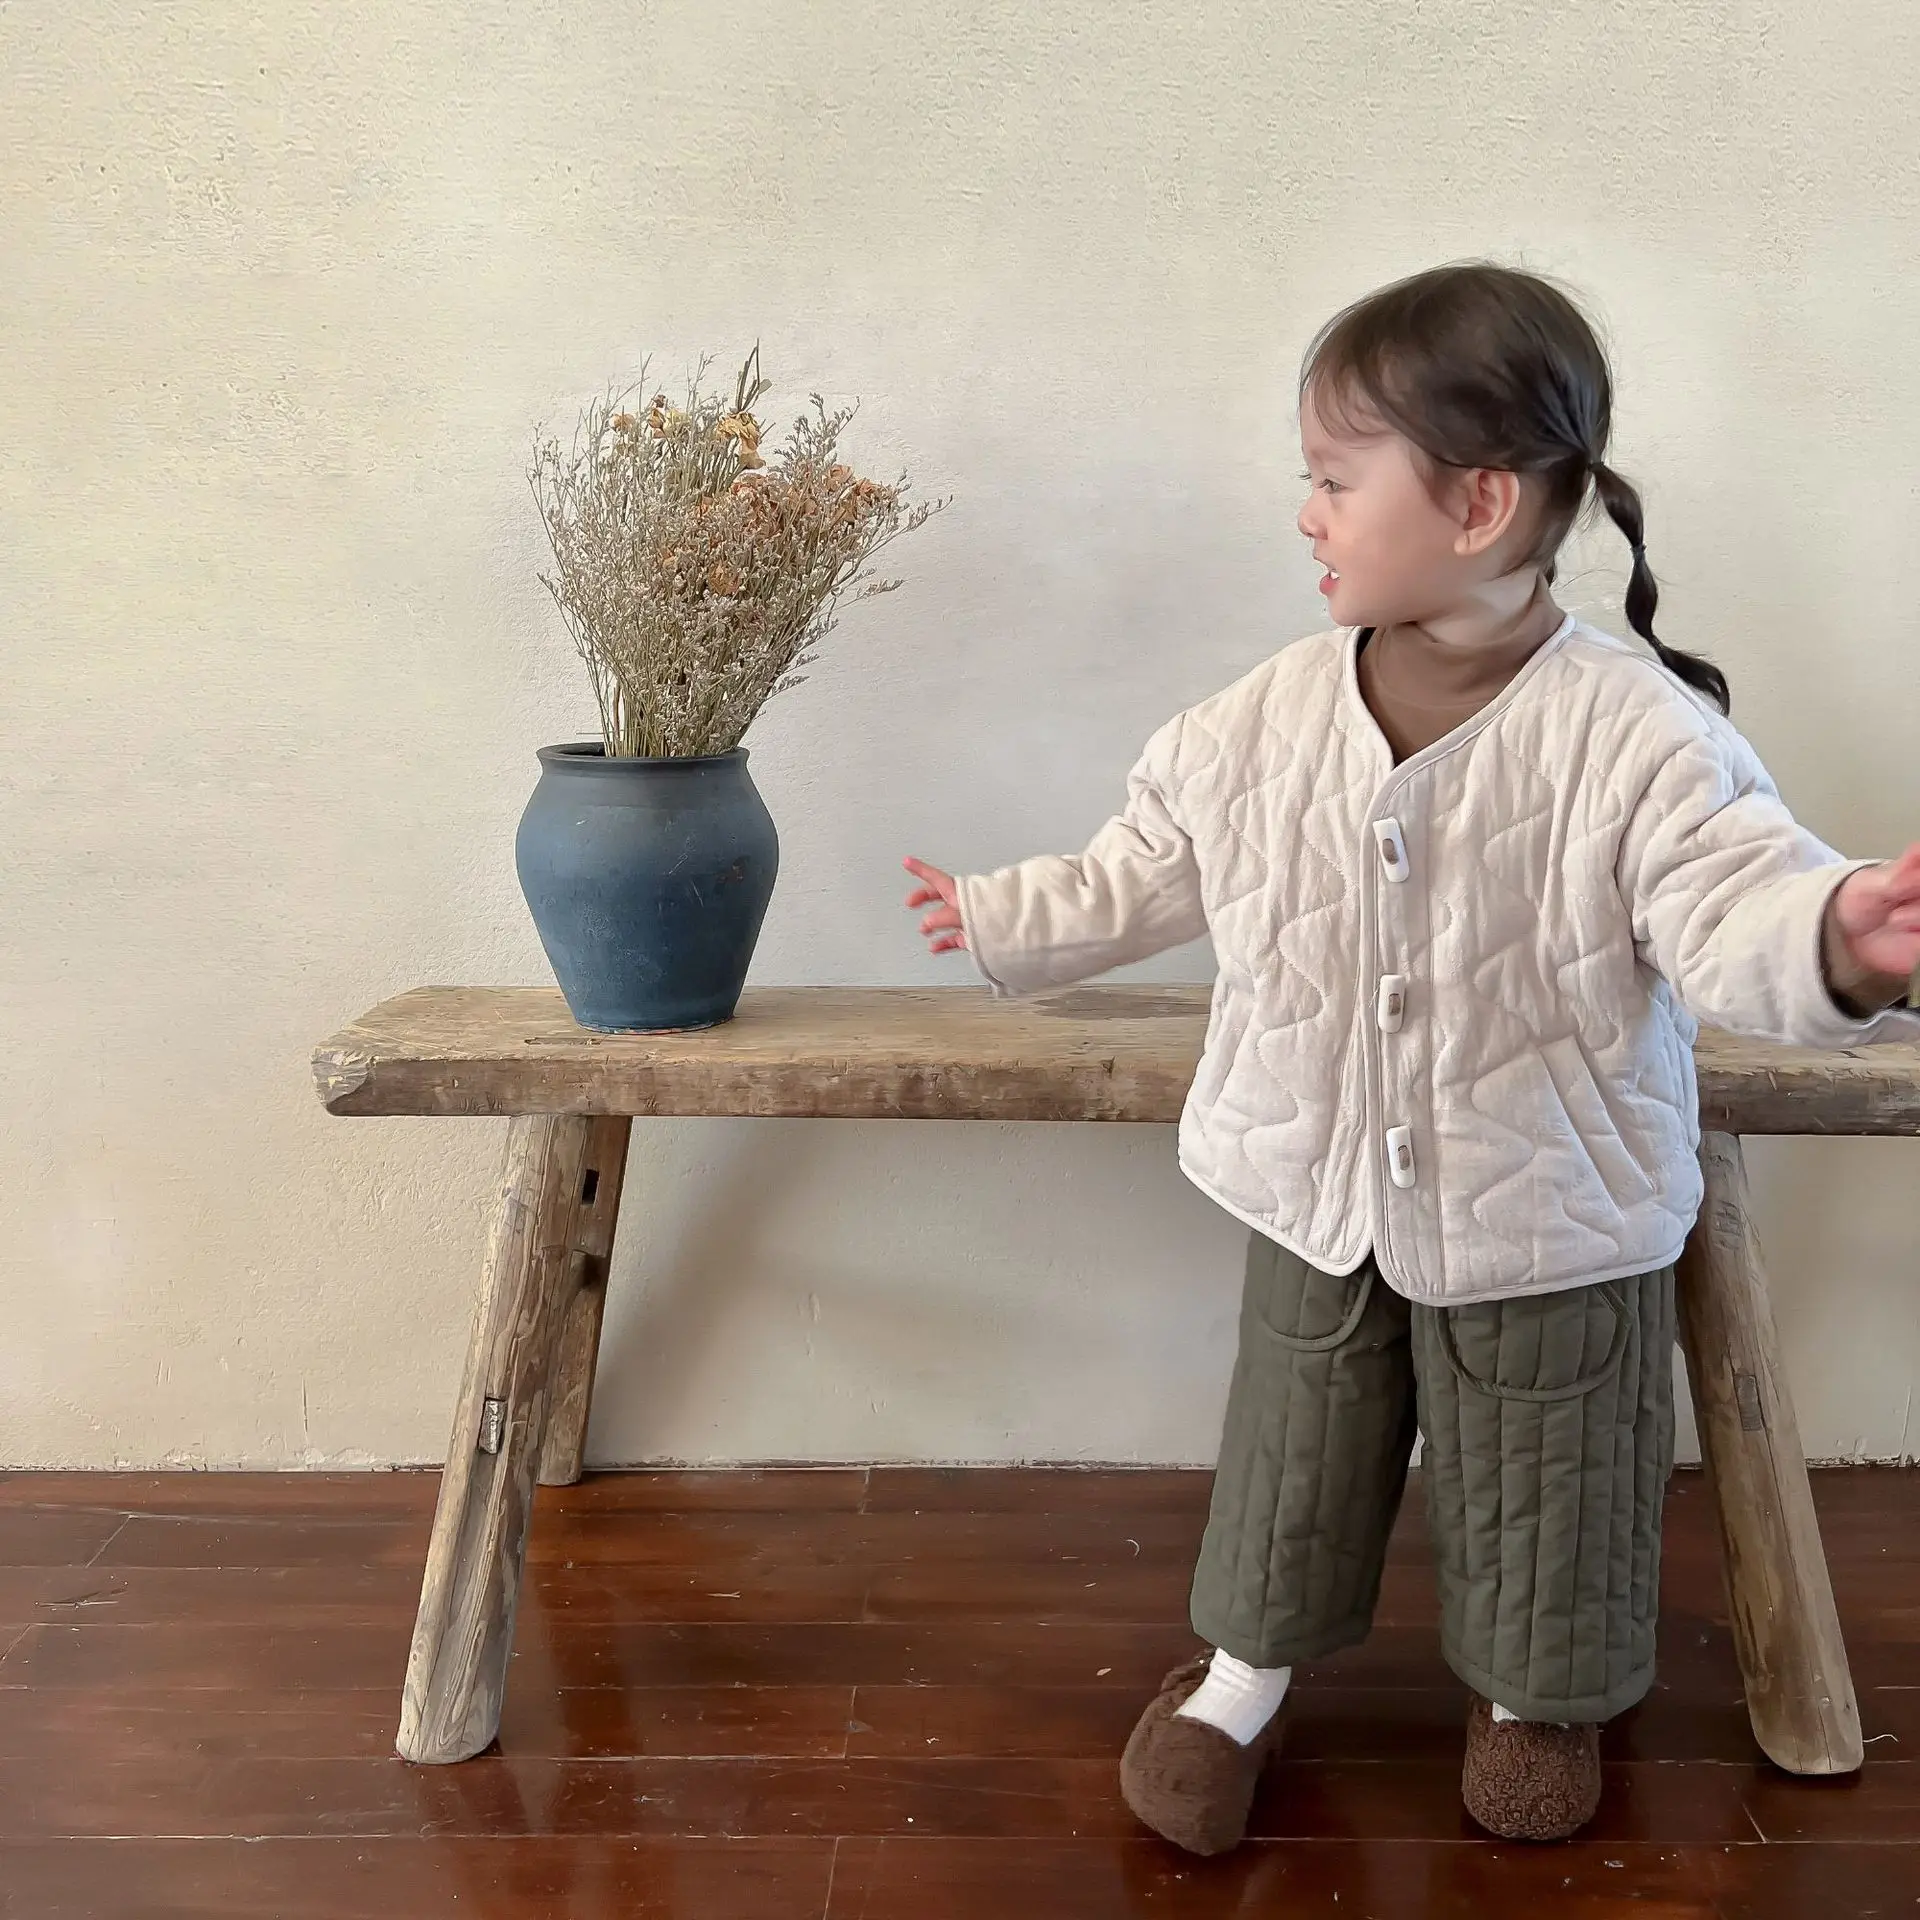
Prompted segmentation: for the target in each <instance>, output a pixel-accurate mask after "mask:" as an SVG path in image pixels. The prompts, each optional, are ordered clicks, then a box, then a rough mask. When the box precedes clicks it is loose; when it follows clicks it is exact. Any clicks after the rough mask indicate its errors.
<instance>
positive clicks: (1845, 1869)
mask: <svg viewBox="0 0 1920 1920" xmlns="http://www.w3.org/2000/svg"><path fill="white" fill-rule="evenodd" d="M1816 1490H1817V1492H1818V1495H1819V1498H1820V1505H1821V1512H1822V1518H1823V1522H1824V1525H1825V1527H1826V1531H1827V1539H1828V1543H1829V1549H1830V1554H1831V1558H1832V1562H1833V1566H1834V1574H1835V1580H1836V1585H1837V1587H1838V1590H1839V1594H1840V1602H1841V1611H1842V1614H1843V1616H1844V1618H1845V1622H1846V1626H1847V1629H1848V1633H1849V1637H1850V1640H1851V1644H1852V1650H1853V1657H1854V1670H1855V1674H1856V1678H1857V1680H1858V1683H1859V1686H1860V1690H1861V1704H1862V1710H1863V1715H1864V1718H1865V1720H1866V1722H1867V1733H1868V1735H1869V1736H1870V1738H1871V1740H1872V1744H1871V1746H1870V1747H1869V1749H1868V1753H1869V1760H1868V1766H1867V1769H1866V1771H1865V1772H1864V1773H1863V1774H1862V1775H1861V1776H1859V1777H1858V1778H1857V1779H1855V1780H1851V1781H1845V1782H1805V1781H1796V1780H1791V1779H1788V1778H1786V1777H1785V1776H1783V1775H1781V1774H1779V1773H1777V1772H1775V1771H1774V1770H1772V1769H1771V1768H1770V1767H1768V1766H1767V1765H1766V1764H1765V1763H1764V1762H1763V1761H1762V1760H1760V1758H1759V1756H1758V1754H1757V1752H1756V1750H1755V1749H1754V1748H1753V1746H1752V1744H1751V1740H1750V1737H1749V1735H1748V1732H1747V1727H1746V1719H1745V1714H1744V1711H1743V1709H1742V1706H1741V1701H1740V1689H1739V1681H1738V1676H1737V1673H1736V1671H1735V1667H1734V1662H1733V1655H1732V1650H1731V1647H1730V1644H1729V1641H1728V1637H1727V1631H1726V1627H1725V1623H1724V1617H1723V1609H1722V1604H1721V1598H1720V1584H1719V1568H1718V1563H1717V1559H1716V1553H1715V1549H1714V1545H1713V1540H1712V1532H1711V1525H1710V1519H1709V1514H1708V1510H1707V1504H1706V1500H1705V1496H1704V1492H1703V1489H1702V1487H1701V1484H1700V1482H1699V1480H1698V1479H1697V1477H1695V1476H1691V1475H1682V1476H1681V1477H1680V1478H1679V1479H1678V1480H1677V1481H1676V1483H1675V1488H1674V1493H1673V1497H1672V1500H1671V1503H1670V1506H1669V1522H1668V1575H1667V1582H1666V1615H1665V1621H1664V1630H1663V1650H1662V1681H1661V1685H1660V1687H1659V1689H1658V1690H1657V1691H1656V1692H1655V1694H1654V1695H1653V1697H1652V1698H1651V1699H1650V1700H1649V1701H1648V1702H1647V1703H1646V1704H1645V1705H1644V1706H1643V1707H1642V1708H1640V1709H1639V1710H1638V1711H1636V1712H1635V1713H1633V1714H1631V1715H1629V1716H1627V1717H1626V1718H1625V1719H1624V1720H1622V1721H1620V1722H1618V1723H1616V1724H1615V1725H1614V1726H1613V1727H1612V1728H1611V1729H1609V1731H1608V1734H1607V1736H1606V1756H1607V1763H1608V1764H1607V1798H1606V1803H1605V1807H1604V1810H1603V1812H1602V1814H1601V1816H1600V1820H1599V1822H1598V1824H1597V1825H1596V1826H1595V1827H1594V1828H1593V1829H1592V1830H1591V1832H1590V1834H1589V1836H1588V1837H1586V1838H1585V1839H1583V1840H1582V1841H1580V1842H1578V1843H1575V1844H1573V1845H1570V1846H1565V1847H1556V1848H1538V1849H1530V1848H1520V1847H1501V1846H1496V1845H1494V1844H1493V1843H1491V1842H1489V1841H1486V1840H1483V1839H1479V1838H1476V1837H1475V1830H1474V1829H1472V1828H1471V1827H1470V1826H1469V1825H1468V1824H1467V1823H1466V1822H1465V1819H1464V1817H1463V1815H1462V1814H1461V1811H1460V1806H1459V1798H1458V1768H1459V1754H1460V1744H1461V1723H1462V1716H1463V1712H1464V1706H1465V1696H1464V1695H1463V1693H1462V1691H1461V1689H1460V1688H1459V1687H1458V1686H1457V1685H1455V1684H1454V1683H1453V1682H1452V1681H1451V1680H1450V1678H1449V1676H1448V1675H1447V1673H1446V1671H1445V1669H1444V1668H1443V1667H1442V1666H1441V1664H1440V1660H1439V1655H1438V1652H1437V1646H1436V1638H1435V1631H1434V1609H1433V1602H1432V1597H1431V1592H1430V1582H1429V1579H1428V1575H1427V1568H1426V1563H1425V1553H1424V1548H1423V1545H1422V1542H1421V1540H1420V1538H1419V1534H1418V1529H1417V1527H1415V1526H1412V1525H1409V1526H1408V1527H1406V1528H1404V1529H1403V1532H1402V1535H1401V1537H1400V1538H1399V1540H1398V1541H1397V1543H1396V1550H1395V1560H1394V1564H1393V1567H1392V1569H1391V1571H1390V1573H1389V1576H1388V1584H1387V1592H1386V1595H1385V1599H1384V1602H1383V1605H1382V1609H1381V1618H1380V1622H1379V1625H1378V1628H1377V1630H1376V1632H1375V1635H1374V1637H1373V1639H1372V1641H1371V1642H1370V1643H1369V1644H1368V1645H1367V1646H1365V1647H1362V1648H1359V1649H1356V1650H1354V1651H1353V1652H1351V1653H1348V1654H1345V1655H1342V1656H1341V1657H1340V1658H1338V1659H1336V1660H1333V1661H1330V1662H1328V1663H1327V1664H1326V1665H1325V1666H1324V1667H1321V1668H1318V1669H1316V1670H1314V1671H1313V1672H1312V1673H1311V1674H1309V1675H1306V1676H1304V1677H1303V1679H1302V1681H1301V1682H1300V1684H1299V1690H1298V1695H1297V1701H1296V1708H1295V1717H1294V1720H1293V1724H1292V1730H1291V1733H1290V1736H1289V1745H1288V1750H1287V1757H1286V1759H1285V1761H1284V1763H1283V1764H1282V1765H1281V1766H1280V1767H1278V1768H1277V1769H1276V1770H1275V1772H1274V1773H1273V1775H1272V1776H1271V1777H1270V1782H1269V1786H1268V1789H1267V1790H1266V1792H1265V1793H1264V1796H1263V1799H1262V1802H1261V1804H1260V1806H1259V1808H1258V1810H1257V1814H1256V1819H1255V1832H1256V1834H1257V1836H1258V1837H1257V1838H1256V1839H1255V1840H1254V1841H1252V1842H1250V1843H1249V1844H1248V1846H1246V1847H1245V1848H1244V1849H1242V1851H1241V1852H1240V1853H1239V1854H1237V1855H1235V1856H1233V1857H1231V1858H1230V1859H1228V1860H1225V1861H1219V1862H1211V1863H1202V1862H1197V1861H1193V1860H1189V1859H1187V1858H1185V1857H1184V1856H1182V1855H1180V1854H1178V1853H1175V1852H1174V1851H1172V1850H1171V1849H1169V1848H1167V1847H1165V1846H1163V1845H1162V1844H1160V1843H1159V1842H1157V1841H1155V1840H1153V1839H1151V1838H1148V1837H1144V1836H1142V1835H1141V1834H1140V1832H1139V1831H1138V1829H1136V1828H1135V1826H1134V1825H1133V1823H1132V1821H1131V1820H1130V1818H1129V1817H1128V1815H1127V1812H1126V1809H1125V1808H1124V1807H1123V1806H1122V1805H1121V1803H1120V1801H1119V1798H1118V1795H1117V1793H1116V1791H1115V1770H1114V1762H1115V1756H1116V1754H1117V1752H1118V1750H1119V1747H1120V1745H1121V1743H1122V1741H1123V1740H1124V1738H1125V1736H1126V1732H1127V1729H1128V1727H1129V1726H1130V1724H1131V1722H1132V1719H1133V1716H1134V1714H1135V1713H1136V1712H1137V1710H1138V1708H1139V1707H1140V1705H1141V1703H1142V1702H1143V1701H1144V1700H1145V1698H1146V1697H1147V1695H1148V1694H1149V1693H1150V1692H1151V1690H1152V1688H1153V1687H1154V1685H1155V1683H1156V1682H1157V1681H1158V1679H1159V1678H1160V1676H1161V1674H1162V1673H1163V1671H1164V1670H1165V1669H1166V1668H1167V1667H1169V1666H1171V1665H1172V1664H1173V1663H1174V1662H1176V1661H1177V1660H1179V1659H1181V1658H1182V1657H1184V1656H1185V1655H1186V1654H1187V1653H1188V1652H1189V1651H1190V1650H1191V1647H1192V1641H1191V1637H1190V1635H1189V1633H1188V1632H1187V1630H1186V1628H1185V1626H1184V1624H1183V1620H1184V1608H1185V1592H1186V1579H1187V1573H1188V1569H1189V1566H1190V1563H1191V1559H1192V1555H1193V1551H1194V1547H1195V1544H1196V1542H1197V1540H1198V1538H1199V1532H1200V1526H1201V1521H1202V1516H1203V1513H1204V1507H1205V1498H1206V1480H1205V1477H1204V1476H1202V1475H1195V1474H1180V1473H1139V1474H1114V1473H1073V1472H1057V1473H1026V1472H979V1473H945V1472H933V1471H884V1472H882V1471H876V1472H873V1473H866V1472H817V1473H794V1474H738V1475H705V1476H703V1475H639V1474H621V1475H608V1476H604V1477H600V1478H595V1479H591V1480H589V1481H588V1482H586V1483H585V1484H583V1485H582V1486H580V1487H577V1488H574V1489H571V1490H568V1491H566V1492H561V1493H549V1494H543V1495H542V1500H541V1507H540V1511H539V1514H538V1517H537V1519H536V1522H535V1532H534V1545H533V1562H534V1564H533V1567H532V1569H531V1572H530V1575H529V1581H528V1594H527V1600H526V1604H525V1606H524V1609H523V1611H522V1615H521V1626H520V1633H519V1641H518V1645H519V1649H520V1650H519V1653H518V1654H517V1656H516V1658H515V1661H514V1665H513V1673H512V1679H511V1683H510V1687H509V1693H508V1706H507V1716H506V1724H505V1727H504V1729H503V1732H502V1736H501V1745H500V1752H499V1753H498V1755H492V1754H490V1755H487V1756H485V1757H483V1758H481V1759H479V1760H476V1761H473V1762H470V1763H469V1764H467V1765H465V1766H459V1767H446V1768H411V1767H407V1766H405V1765H403V1764H402V1763H401V1762H400V1761H398V1760H396V1759H395V1758H393V1756H392V1752H391V1743H392V1734H393V1722H394V1713H395V1706H396V1701H397V1693H398V1687H399V1683H400V1675H401V1671H402V1668H403V1666H404V1663H405V1656H406V1646H407V1636H408V1629H409V1626H410V1623H411V1619H412V1612H413V1601H414V1595H415V1591H416V1582H417V1579H418V1574H419V1568H420V1563H421V1557H422V1554H423V1552H424V1549H425V1544H426V1532H427V1523H428V1518H429V1515H430V1512H431V1509H432V1503H433V1494H434V1480H433V1478H432V1477H431V1476H428V1475H420V1474H398V1475H354V1476H339V1477H310V1476H296V1475H286V1476H247V1475H184V1474H182V1475H73V1476H60V1475H31V1474H17V1475H11V1476H0V1914H4V1915H6V1916H7V1917H8V1920H69V1917H72V1920H78V1917H79V1916H89V1917H90V1920H92V1917H94V1916H98V1917H99V1920H158V1917H159V1916H162V1915H164V1916H168V1917H169V1920H174V1917H175V1916H179V1917H181V1920H184V1917H185V1916H194V1920H204V1917H205V1916H216V1915H217V1916H238V1915H246V1916H249V1920H322V1916H325V1917H326V1920H341V1917H342V1916H348V1915H354V1916H358V1915H378V1916H382V1920H440V1916H454V1915H459V1916H468V1917H471V1916H496V1917H498V1920H505V1917H506V1916H516V1917H524V1920H532V1917H533V1916H539V1917H540V1920H549V1917H550V1916H599V1915H607V1916H615V1915H618V1916H621V1920H636V1917H639V1916H647V1917H653V1916H662V1917H664V1916H667V1915H676V1916H697V1920H735V1917H736V1916H742V1917H744V1916H752V1920H787V1917H788V1916H793V1917H794V1920H962V1916H977V1915H992V1916H995V1917H996V1920H1025V1917H1026V1916H1046V1917H1047V1920H1096V1917H1097V1920H1112V1917H1114V1916H1122V1915H1133V1914H1142V1915H1157V1916H1167V1920H1198V1917H1199V1916H1203V1915H1205V1916H1212V1915H1228V1914H1233V1915H1249V1914H1262V1915H1265V1914H1286V1915H1296V1914H1299V1915H1309V1914H1310V1915H1337V1916H1346V1915H1351V1916H1355V1917H1356V1920H1358V1917H1359V1916H1371V1917H1372V1920H1402V1917H1403V1916H1404V1917H1406V1920H1415V1917H1416V1916H1417V1917H1418V1920H1447V1917H1449V1916H1456V1915H1458V1916H1464V1915H1469V1914H1471V1915H1474V1916H1491V1915H1497V1914H1508V1913H1511V1914H1528V1915H1531V1914H1535V1913H1540V1912H1547V1911H1551V1912H1552V1913H1554V1914H1557V1915H1572V1916H1592V1915H1600V1914H1614V1913H1618V1912H1632V1913H1634V1914H1639V1915H1643V1916H1649V1917H1657V1920H1680V1916H1706V1915H1713V1916H1720V1917H1721V1920H1763V1917H1764V1920H1775V1917H1784V1916H1795V1917H1796V1920H1797V1917H1799V1916H1819V1917H1820V1920H1842V1917H1851V1916H1865V1915H1877V1914H1895V1913H1902V1914H1912V1913H1913V1912H1914V1911H1915V1910H1916V1907H1920V1770H1917V1769H1916V1765H1915V1756H1920V1527H1916V1524H1915V1523H1916V1521H1917V1520H1920V1474H1915V1473H1900V1472H1889V1471H1875V1470H1864V1471H1858V1472H1847V1473H1828V1474H1822V1475H1820V1476H1818V1477H1817V1480H1816Z"/></svg>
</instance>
